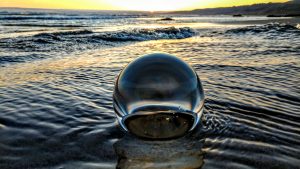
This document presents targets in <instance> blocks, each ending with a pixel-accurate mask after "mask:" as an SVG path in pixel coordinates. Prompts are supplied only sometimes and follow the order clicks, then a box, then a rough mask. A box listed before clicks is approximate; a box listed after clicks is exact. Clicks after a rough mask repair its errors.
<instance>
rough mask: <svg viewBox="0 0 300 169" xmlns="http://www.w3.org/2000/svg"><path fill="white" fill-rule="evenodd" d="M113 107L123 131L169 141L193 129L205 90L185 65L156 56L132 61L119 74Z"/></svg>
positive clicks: (174, 58) (201, 106)
mask: <svg viewBox="0 0 300 169" xmlns="http://www.w3.org/2000/svg"><path fill="white" fill-rule="evenodd" d="M113 105H114V110H115V113H116V115H117V117H118V121H119V124H120V126H121V127H122V128H123V129H124V130H125V131H128V132H130V133H132V134H133V135H136V136H138V137H141V138H145V139H172V138H178V137H181V136H183V135H185V134H186V133H188V132H189V131H191V130H193V129H194V128H195V126H196V125H197V123H198V122H199V119H200V118H201V115H202V111H203V105H204V91H203V88H202V84H201V82H200V79H199V77H198V76H197V74H196V72H195V71H194V70H193V69H192V68H191V67H190V66H189V65H188V64H187V63H185V62H184V61H182V60H181V59H179V58H177V57H175V56H172V55H169V54H162V53H155V54H150V55H145V56H142V57H139V58H137V59H135V60H134V61H132V62H131V63H129V64H128V65H127V66H126V67H125V68H124V69H123V70H122V71H121V73H120V75H119V76H118V78H117V80H116V83H115V89H114V94H113Z"/></svg>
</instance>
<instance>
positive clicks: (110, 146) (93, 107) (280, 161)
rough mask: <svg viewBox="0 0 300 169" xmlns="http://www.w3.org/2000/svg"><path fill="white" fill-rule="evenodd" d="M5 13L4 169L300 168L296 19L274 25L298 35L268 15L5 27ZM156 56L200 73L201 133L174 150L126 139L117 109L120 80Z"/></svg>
mask: <svg viewBox="0 0 300 169" xmlns="http://www.w3.org/2000/svg"><path fill="white" fill-rule="evenodd" d="M1 11H2V13H1V14H2V15H1V16H0V25H1V26H0V32H1V35H0V37H1V39H0V113H1V116H0V168H3V169H9V168H16V169H18V168H116V166H118V167H121V168H122V167H123V168H126V167H128V166H129V167H131V168H134V167H137V168H138V167H141V165H140V166H136V164H137V163H138V164H145V165H144V167H147V166H148V167H150V168H151V165H152V167H153V168H155V167H156V168H160V167H161V168H164V167H168V166H175V167H174V168H176V166H177V168H183V166H189V165H191V166H192V167H198V168H199V167H200V166H201V167H202V168H204V169H205V168H207V169H209V168H278V169H283V168H299V166H300V158H299V157H300V124H299V121H300V112H299V109H300V99H299V98H300V92H299V91H300V87H299V84H300V78H299V77H300V74H299V70H300V69H299V68H300V58H299V57H300V36H299V35H300V30H299V29H297V28H296V27H295V24H294V23H299V22H298V20H297V19H293V18H285V19H277V20H276V21H278V20H280V22H283V23H293V24H291V25H293V27H291V26H290V25H287V24H278V23H275V24H274V23H273V24H267V23H272V22H273V20H271V19H270V18H265V17H244V18H231V17H187V16H184V17H178V18H177V20H176V21H171V22H160V21H157V19H158V18H153V17H147V16H140V15H136V14H134V15H132V14H124V15H125V16H123V15H122V18H121V19H120V16H111V15H108V16H107V15H104V14H101V15H100V14H99V15H97V17H96V16H95V14H94V13H92V14H91V13H88V14H86V13H80V14H77V15H75V16H76V17H77V18H72V17H74V16H73V15H71V14H72V13H69V15H67V14H68V12H67V13H66V14H61V13H59V14H57V13H56V14H55V17H58V18H56V19H55V17H53V15H54V14H49V13H51V12H49V11H47V15H45V14H43V13H42V14H40V13H39V15H38V14H36V13H34V12H32V11H29V14H30V15H29V16H28V13H27V15H26V17H27V18H22V19H20V17H24V16H23V13H24V11H22V12H20V11H18V10H17V13H16V14H20V13H22V15H21V16H19V15H16V18H10V19H8V18H7V17H11V16H8V15H9V14H5V12H4V11H5V10H1ZM8 12H10V11H8ZM14 12H15V11H14ZM25 12H28V11H25ZM52 13H53V11H52ZM54 13H55V11H54ZM49 15H50V17H49ZM37 16H39V17H47V19H46V20H45V18H43V19H41V18H37ZM103 16H105V19H104V17H103ZM5 17H6V18H5ZM28 17H29V18H28ZM30 17H34V18H30ZM64 17H67V18H68V19H64ZM78 17H79V18H78ZM91 17H93V19H91ZM86 18H89V19H86ZM272 19H273V18H272ZM255 21H257V24H256V23H255ZM245 23H246V24H247V25H246V24H245ZM8 24H11V25H8ZM24 24H31V25H30V26H28V25H27V26H26V25H24ZM53 24H56V25H54V26H53ZM32 25H35V26H32ZM45 25H46V26H45ZM66 25H67V26H66ZM70 25H72V26H70ZM79 26H83V27H79ZM172 26H175V28H170V27H172ZM183 27H189V28H185V29H186V30H187V31H179V30H180V29H179V28H183ZM166 28H167V30H166ZM86 30H88V31H86ZM74 31H76V32H77V33H74ZM78 31H79V33H78ZM89 31H90V32H89ZM174 31H175V33H174ZM57 32H59V33H57ZM61 32H67V33H61ZM149 32H150V33H149ZM45 33H47V34H45ZM99 36H100V37H102V38H99ZM103 37H109V38H106V39H103ZM111 37H114V38H111ZM158 51H159V52H166V53H170V54H173V55H176V56H178V57H180V58H182V59H183V60H185V61H186V62H188V63H189V64H191V65H192V67H193V68H194V69H195V70H196V71H197V73H198V75H199V76H200V78H201V80H202V83H203V87H204V89H205V94H206V102H205V110H204V114H203V117H202V125H201V126H199V127H198V128H197V130H196V131H195V132H194V133H191V136H188V137H187V138H183V139H179V140H174V141H168V142H153V143H152V142H143V141H140V140H134V139H133V138H129V139H128V138H125V139H122V137H123V136H124V133H123V132H122V131H121V130H120V129H119V128H118V126H117V122H116V118H115V115H114V112H113V107H112V92H113V87H114V81H115V79H116V76H117V75H118V73H119V72H120V70H121V69H122V68H123V67H124V66H125V65H126V64H128V63H129V62H130V61H132V60H133V59H135V58H136V57H138V56H141V55H144V54H148V53H152V52H158ZM124 140H125V142H128V143H127V144H125V143H124ZM114 144H115V145H116V146H114ZM199 144H200V145H199ZM135 145H138V146H140V147H138V149H137V147H136V146H135ZM180 145H182V147H181V146H180ZM179 147H181V148H179ZM154 150H155V151H154ZM153 152H156V153H157V154H160V155H161V156H162V157H161V158H159V159H157V157H156V158H153V157H151V156H152V155H151V153H152V154H153ZM169 152H170V153H171V152H175V154H169ZM176 153H177V154H176ZM178 154H179V155H178ZM154 155H155V153H154ZM185 156H186V158H185ZM124 157H126V158H124ZM118 159H119V160H118ZM124 159H125V161H124ZM126 159H129V162H128V161H126ZM131 159H132V160H131ZM161 159H164V160H165V161H166V163H162V162H161V161H160V160H161ZM197 159H199V160H200V161H198V160H197ZM130 160H131V161H130ZM147 160H148V161H147ZM132 161H136V163H134V162H133V163H132ZM149 161H150V162H149ZM118 163H119V164H118ZM166 164H167V165H166ZM192 164H195V165H192ZM149 165H150V166H149Z"/></svg>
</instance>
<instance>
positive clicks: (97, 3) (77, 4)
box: [0, 0, 287, 11]
mask: <svg viewBox="0 0 300 169" xmlns="http://www.w3.org/2000/svg"><path fill="white" fill-rule="evenodd" d="M286 1H287V0H0V7H21V8H47V9H94V10H138V11H140V10H141V11H168V10H192V9H201V8H214V7H228V6H238V5H250V4H255V3H268V2H286Z"/></svg>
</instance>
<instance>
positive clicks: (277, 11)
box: [164, 1, 300, 17]
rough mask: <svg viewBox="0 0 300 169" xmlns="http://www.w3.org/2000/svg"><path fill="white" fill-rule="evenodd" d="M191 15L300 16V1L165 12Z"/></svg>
mask: <svg viewBox="0 0 300 169" xmlns="http://www.w3.org/2000/svg"><path fill="white" fill-rule="evenodd" d="M164 13H168V14H190V15H233V16H243V15H265V16H269V17H295V16H298V17H300V1H289V2H286V3H262V4H253V5H244V6H233V7H220V8H205V9H195V10H191V11H174V12H164Z"/></svg>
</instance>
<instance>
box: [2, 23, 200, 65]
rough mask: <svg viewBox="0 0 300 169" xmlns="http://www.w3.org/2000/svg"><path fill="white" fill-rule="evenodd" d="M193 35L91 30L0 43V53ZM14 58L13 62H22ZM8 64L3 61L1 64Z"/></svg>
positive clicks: (69, 49)
mask: <svg viewBox="0 0 300 169" xmlns="http://www.w3.org/2000/svg"><path fill="white" fill-rule="evenodd" d="M194 35H196V32H195V31H194V30H193V29H191V28H189V27H183V28H175V27H167V28H155V29H132V30H124V31H116V32H93V31H91V30H78V31H62V32H53V33H39V34H36V35H33V36H21V37H16V38H4V39H0V49H1V48H2V49H6V50H9V51H11V50H13V51H24V52H50V53H52V52H65V53H70V52H73V51H77V50H86V49H94V48H99V47H106V46H117V45H119V44H122V43H123V42H136V41H148V40H159V39H183V38H189V37H192V36H194ZM23 61H24V60H23V59H20V58H15V59H14V62H23ZM7 62H9V61H8V60H7V59H6V58H4V60H3V58H2V60H0V64H1V63H7Z"/></svg>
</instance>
